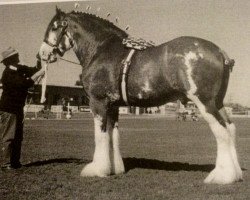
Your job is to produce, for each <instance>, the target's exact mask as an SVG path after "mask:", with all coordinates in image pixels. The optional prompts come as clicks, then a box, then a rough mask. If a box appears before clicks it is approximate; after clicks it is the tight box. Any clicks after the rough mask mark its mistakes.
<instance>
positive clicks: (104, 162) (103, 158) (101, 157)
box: [81, 117, 111, 177]
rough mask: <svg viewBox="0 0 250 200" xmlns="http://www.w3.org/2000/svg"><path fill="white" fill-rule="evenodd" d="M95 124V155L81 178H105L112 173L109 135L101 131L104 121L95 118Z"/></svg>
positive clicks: (84, 169)
mask: <svg viewBox="0 0 250 200" xmlns="http://www.w3.org/2000/svg"><path fill="white" fill-rule="evenodd" d="M94 124H95V153H94V158H93V161H92V162H91V163H89V164H87V165H86V166H85V167H84V168H83V170H82V172H81V176H99V177H105V176H108V175H110V173H111V163H110V157H109V142H110V141H109V140H110V138H109V134H108V132H107V131H106V132H103V131H102V130H101V125H102V119H101V118H100V117H95V118H94Z"/></svg>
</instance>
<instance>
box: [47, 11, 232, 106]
mask: <svg viewBox="0 0 250 200" xmlns="http://www.w3.org/2000/svg"><path fill="white" fill-rule="evenodd" d="M54 21H67V23H68V27H67V30H68V31H69V32H70V33H71V35H72V39H73V41H74V43H75V47H74V51H75V53H76V56H77V57H78V59H79V61H80V63H81V65H82V66H83V73H82V82H83V86H84V89H85V91H86V92H87V93H88V95H89V97H90V101H103V100H105V102H107V104H108V105H109V106H111V105H125V104H124V102H123V99H122V97H121V92H120V80H121V79H120V77H121V65H122V64H121V63H122V61H123V60H124V59H125V58H126V56H127V55H128V53H129V51H130V50H129V49H127V48H126V47H125V46H123V44H122V39H124V38H126V37H127V36H128V35H127V33H126V32H124V31H123V30H121V29H119V28H118V27H116V26H114V25H113V24H112V23H110V22H108V21H106V20H103V19H101V18H98V17H96V16H94V15H91V14H86V13H76V12H71V13H68V14H65V13H64V12H61V11H60V10H57V14H56V16H55V17H54V18H53V19H52V20H51V22H50V24H49V26H48V29H47V31H46V34H45V41H46V40H47V38H48V35H49V33H50V31H51V30H52V31H53V24H54ZM61 31H62V29H59V30H57V31H54V32H55V33H56V35H59V34H60V32H61ZM63 42H64V40H63V39H62V41H61V43H63ZM62 45H63V44H62ZM62 45H61V47H62V49H64V46H62ZM189 53H192V54H193V55H195V58H188V57H186V56H187V55H188V54H189ZM186 58H187V59H189V60H185V59H186ZM224 60H225V58H224V56H223V54H222V53H221V50H220V48H219V47H217V46H216V45H214V44H213V43H211V42H209V41H206V40H204V39H200V38H195V37H180V38H176V39H174V40H172V41H169V42H167V43H164V44H161V45H159V46H156V47H151V48H148V49H146V50H143V51H137V52H136V53H135V55H134V56H133V57H132V60H131V65H130V67H129V71H128V74H127V96H128V101H129V104H130V105H133V106H145V107H148V106H159V105H161V104H164V103H166V102H168V101H174V100H177V99H180V100H181V101H182V102H184V103H185V102H187V101H188V98H187V93H188V91H189V90H190V89H191V85H190V84H191V83H190V80H188V73H191V74H190V76H191V78H192V80H193V81H194V83H195V86H197V89H196V91H195V95H197V96H198V97H199V99H200V101H201V102H202V103H204V104H209V102H210V101H214V100H215V104H216V106H217V108H218V109H220V108H221V107H222V106H223V103H222V102H223V98H224V96H225V93H226V88H227V84H228V78H229V70H228V67H227V66H225V65H224ZM186 62H189V66H187V63H186ZM188 68H190V69H188ZM188 70H189V71H190V70H191V72H188Z"/></svg>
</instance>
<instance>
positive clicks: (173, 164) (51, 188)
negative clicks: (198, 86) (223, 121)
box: [0, 116, 250, 200]
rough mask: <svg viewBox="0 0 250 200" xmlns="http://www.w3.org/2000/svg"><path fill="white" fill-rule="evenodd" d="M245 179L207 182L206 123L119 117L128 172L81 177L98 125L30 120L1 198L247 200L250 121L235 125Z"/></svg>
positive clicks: (210, 158)
mask: <svg viewBox="0 0 250 200" xmlns="http://www.w3.org/2000/svg"><path fill="white" fill-rule="evenodd" d="M234 121H235V123H236V126H237V131H238V135H239V138H238V154H239V158H240V163H241V166H242V168H243V169H244V172H243V173H244V181H243V182H238V183H235V184H231V185H224V186H221V185H206V184H204V183H203V180H204V178H205V177H206V176H207V175H208V173H209V171H211V170H212V169H213V167H214V163H215V156H216V143H215V139H214V137H213V135H212V133H211V132H210V130H209V128H208V125H207V124H206V123H205V122H204V121H202V120H201V121H199V122H191V121H186V122H177V121H174V120H173V119H169V118H164V117H159V118H149V117H142V118H139V117H133V116H131V117H121V119H120V133H121V151H122V156H123V158H124V163H125V168H126V173H125V174H122V175H113V176H110V177H107V178H98V177H94V178H82V177H80V172H81V169H82V168H83V166H84V165H85V164H87V163H88V162H90V161H91V159H92V156H93V151H94V134H93V120H92V118H91V117H88V116H86V117H85V118H84V119H82V120H28V121H26V122H25V138H24V141H23V149H22V163H23V164H24V165H25V166H24V167H23V168H21V169H19V170H15V171H7V172H1V171H0V199H1V200H5V199H7V200H15V199H18V200H20V199H25V200H28V199H30V200H34V199H48V200H50V199H51V200H54V199H70V200H71V199H72V200H74V199H79V200H86V199H102V200H106V199H107V200H110V199H149V200H152V199H178V200H180V199H192V200H193V199H206V200H207V199H214V200H217V199H223V200H228V199H232V200H235V199H250V186H249V185H250V175H249V166H250V134H249V130H250V119H235V120H234Z"/></svg>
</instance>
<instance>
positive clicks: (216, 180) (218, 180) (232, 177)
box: [204, 168, 242, 184]
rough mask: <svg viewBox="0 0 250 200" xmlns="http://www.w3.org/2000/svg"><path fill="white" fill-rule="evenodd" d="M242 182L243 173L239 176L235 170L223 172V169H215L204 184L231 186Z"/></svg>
mask: <svg viewBox="0 0 250 200" xmlns="http://www.w3.org/2000/svg"><path fill="white" fill-rule="evenodd" d="M240 180H242V173H241V174H239V173H237V172H236V171H235V170H223V169H222V168H215V169H214V170H213V171H212V172H210V174H209V175H208V176H207V178H206V179H205V180H204V183H208V184H230V183H234V182H236V181H240Z"/></svg>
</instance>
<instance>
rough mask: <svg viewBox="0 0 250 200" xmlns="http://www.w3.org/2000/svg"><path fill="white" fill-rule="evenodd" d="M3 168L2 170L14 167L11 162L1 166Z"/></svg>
mask: <svg viewBox="0 0 250 200" xmlns="http://www.w3.org/2000/svg"><path fill="white" fill-rule="evenodd" d="M1 169H2V170H12V169H14V168H13V167H12V166H11V164H4V165H2V166H1Z"/></svg>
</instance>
